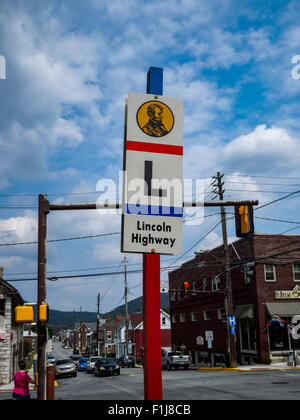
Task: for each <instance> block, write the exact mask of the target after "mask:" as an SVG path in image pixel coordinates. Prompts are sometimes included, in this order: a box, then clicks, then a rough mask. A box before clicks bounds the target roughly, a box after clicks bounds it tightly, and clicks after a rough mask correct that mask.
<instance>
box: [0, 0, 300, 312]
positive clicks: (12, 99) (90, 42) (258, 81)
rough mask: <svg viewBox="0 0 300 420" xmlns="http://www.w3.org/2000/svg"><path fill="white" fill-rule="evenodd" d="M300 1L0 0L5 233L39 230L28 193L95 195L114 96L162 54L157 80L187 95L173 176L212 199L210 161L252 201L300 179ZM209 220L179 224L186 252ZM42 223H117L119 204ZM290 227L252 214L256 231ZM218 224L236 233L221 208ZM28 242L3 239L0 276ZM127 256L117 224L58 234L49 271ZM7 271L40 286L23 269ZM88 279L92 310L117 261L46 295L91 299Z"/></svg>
mask: <svg viewBox="0 0 300 420" xmlns="http://www.w3.org/2000/svg"><path fill="white" fill-rule="evenodd" d="M49 3H50V2H49ZM299 15H300V11H299V7H298V2H297V1H265V2H261V1H243V2H241V1H236V0H222V1H218V0H212V1H211V2H206V1H201V0H185V1H179V0H178V1H171V0H169V1H168V0H166V1H164V2H161V1H157V0H153V1H151V2H146V1H141V0H126V1H124V0H111V1H109V2H104V1H102V0H89V1H85V2H83V1H81V0H77V1H74V0H72V1H67V0H60V1H59V0H53V1H52V2H51V3H50V4H48V3H47V5H46V4H45V2H38V1H36V0H35V1H34V0H28V1H26V2H24V1H19V0H13V1H11V0H10V1H9V0H2V1H1V9H0V55H2V56H4V57H5V59H6V67H7V68H6V79H5V80H0V98H1V100H0V244H9V243H17V242H27V241H36V239H37V211H36V206H37V195H38V194H40V193H46V194H48V197H49V200H50V201H51V202H58V203H68V202H95V201H96V199H97V197H98V196H99V193H98V194H97V192H96V185H97V182H98V181H99V180H100V179H102V178H112V179H114V180H117V179H118V175H119V170H121V169H122V154H123V150H122V147H123V125H124V101H125V98H126V97H127V94H128V92H130V91H133V92H145V90H146V75H147V71H148V69H149V67H150V66H158V67H162V68H163V69H164V94H165V95H166V96H174V97H182V98H183V100H184V153H185V154H184V176H185V177H186V178H204V179H205V188H206V191H207V197H206V198H207V199H211V198H212V195H211V191H212V190H211V187H210V183H211V177H212V176H214V175H216V173H217V171H220V172H222V173H224V174H226V175H225V176H224V181H225V186H224V188H225V189H226V192H225V198H230V199H246V198H247V199H258V200H259V201H260V203H261V204H263V203H268V202H270V201H272V200H275V199H277V198H280V197H282V196H284V195H286V194H287V193H288V192H293V191H297V190H298V189H299V185H300V172H299V162H298V161H299V155H300V153H299V152H300V143H299V125H300V123H299V94H300V79H295V78H293V77H292V70H293V67H295V64H292V58H293V57H294V56H296V55H299V54H300V50H299V38H300V27H299V17H300V16H299ZM79 193H80V194H79ZM81 193H88V194H81ZM186 198H188V197H187V195H186ZM299 204H300V200H299V195H297V194H296V195H294V196H292V197H291V198H290V199H285V200H282V201H280V202H278V203H274V204H273V205H270V206H267V207H265V208H262V209H261V210H258V211H257V213H256V215H257V216H258V215H259V217H268V218H273V219H282V220H288V221H294V222H299V221H300V220H299V212H298V210H297V206H298V205H299ZM8 206H13V207H9V208H8ZM213 213H216V210H213V209H211V210H207V211H205V215H206V216H209V215H210V214H213ZM218 221H219V216H218V215H216V216H211V217H207V218H206V219H204V222H203V223H202V224H201V225H198V226H197V225H194V226H193V225H186V224H185V225H184V244H183V249H184V253H185V251H187V250H188V249H189V248H191V247H192V245H193V244H195V243H196V242H197V240H199V239H200V238H201V237H202V236H204V235H205V234H206V233H207V232H208V231H209V230H210V229H211V228H212V227H213V226H214V225H216V224H217V222H218ZM48 227H49V229H48V238H49V239H58V238H70V237H79V236H85V235H99V234H102V233H115V232H120V216H118V215H109V216H102V217H100V216H99V214H98V213H97V212H93V211H85V212H62V213H55V214H54V213H51V214H50V216H49V224H48ZM294 227H297V224H291V223H283V222H275V221H270V220H268V221H267V220H265V219H258V218H256V219H255V229H256V230H257V231H259V232H262V233H282V232H285V231H287V230H289V229H292V228H294ZM228 232H229V237H230V240H234V239H235V233H234V226H233V222H232V221H228ZM291 233H292V234H297V233H298V234H299V233H300V231H299V230H297V229H295V230H293V231H291ZM220 243H221V231H220V227H217V228H216V229H215V230H213V231H212V232H211V233H210V234H209V235H208V236H206V237H205V239H204V240H202V241H200V242H199V243H198V245H197V246H196V247H195V248H193V249H192V250H191V251H190V252H189V253H187V254H185V255H184V256H183V258H182V259H181V260H180V259H179V257H177V258H174V257H173V258H172V257H162V265H170V264H172V263H174V261H177V262H176V265H177V264H178V263H181V262H183V261H185V260H186V258H187V257H191V256H192V255H193V252H194V251H199V250H200V249H209V248H211V247H214V246H217V245H219V244H220ZM36 257H37V249H36V246H35V245H22V246H21V245H18V246H1V247H0V265H3V266H4V273H5V278H6V279H15V278H25V277H32V276H33V277H34V276H35V275H36V269H37V261H36ZM123 257H124V255H123V254H121V253H120V235H118V234H116V235H111V236H106V237H103V238H101V237H98V238H92V239H82V240H76V241H75V240H74V241H69V242H61V243H60V242H55V243H51V244H49V246H48V271H49V272H56V271H60V273H58V274H60V275H67V274H68V271H69V270H75V271H74V272H75V274H80V273H92V272H107V271H110V270H111V271H118V270H122V266H121V265H120V264H121V261H122V259H123ZM127 257H128V261H129V262H128V269H138V268H140V267H141V265H140V263H141V256H140V255H127ZM106 267H111V268H106ZM93 269H95V270H93ZM63 270H64V272H63ZM80 270H83V271H80ZM17 274H18V275H17ZM162 279H167V271H164V272H163V273H162ZM141 283H142V280H141V274H134V275H133V274H131V275H130V276H129V287H130V294H129V298H130V299H134V298H135V297H137V296H140V295H141V293H142V291H141ZM13 285H14V286H15V287H17V288H18V289H19V290H20V292H21V293H22V294H23V296H24V298H25V299H27V300H30V301H32V300H36V284H35V283H34V282H19V283H13ZM98 292H100V293H101V296H103V298H102V300H101V306H102V307H101V311H103V312H106V311H108V310H110V309H113V308H114V307H115V306H116V305H118V304H119V303H122V298H123V294H124V283H123V275H122V274H119V275H111V276H108V277H99V278H76V279H68V280H59V281H57V282H55V283H54V282H48V302H49V304H50V306H51V307H52V308H53V309H60V310H73V309H75V310H78V309H79V307H80V306H82V308H83V310H90V311H96V297H97V293H98Z"/></svg>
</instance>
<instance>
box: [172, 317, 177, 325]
mask: <svg viewBox="0 0 300 420" xmlns="http://www.w3.org/2000/svg"><path fill="white" fill-rule="evenodd" d="M172 323H173V324H176V315H172Z"/></svg>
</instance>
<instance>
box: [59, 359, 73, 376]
mask: <svg viewBox="0 0 300 420" xmlns="http://www.w3.org/2000/svg"><path fill="white" fill-rule="evenodd" d="M64 375H70V376H74V377H76V376H77V370H76V366H75V365H74V363H73V362H72V360H71V359H60V360H57V361H56V363H55V377H56V378H58V377H60V376H64Z"/></svg>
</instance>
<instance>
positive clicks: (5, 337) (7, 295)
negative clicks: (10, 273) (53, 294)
mask: <svg viewBox="0 0 300 420" xmlns="http://www.w3.org/2000/svg"><path fill="white" fill-rule="evenodd" d="M2 277H3V268H2V267H0V384H8V383H10V382H11V381H12V380H13V376H14V374H15V372H16V371H17V370H18V368H19V367H18V361H19V360H21V359H22V358H23V324H16V323H15V315H14V313H15V307H16V306H18V305H23V304H24V301H23V299H22V297H21V295H20V294H19V292H18V291H17V290H16V289H15V288H14V287H13V286H11V285H10V284H8V283H6V282H5V281H4V280H3V279H2Z"/></svg>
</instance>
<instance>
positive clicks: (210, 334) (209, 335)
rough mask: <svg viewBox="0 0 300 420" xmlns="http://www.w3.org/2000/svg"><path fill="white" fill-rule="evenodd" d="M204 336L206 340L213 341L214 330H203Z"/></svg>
mask: <svg viewBox="0 0 300 420" xmlns="http://www.w3.org/2000/svg"><path fill="white" fill-rule="evenodd" d="M205 338H206V341H213V339H214V332H213V331H205Z"/></svg>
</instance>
